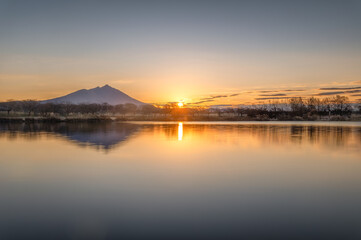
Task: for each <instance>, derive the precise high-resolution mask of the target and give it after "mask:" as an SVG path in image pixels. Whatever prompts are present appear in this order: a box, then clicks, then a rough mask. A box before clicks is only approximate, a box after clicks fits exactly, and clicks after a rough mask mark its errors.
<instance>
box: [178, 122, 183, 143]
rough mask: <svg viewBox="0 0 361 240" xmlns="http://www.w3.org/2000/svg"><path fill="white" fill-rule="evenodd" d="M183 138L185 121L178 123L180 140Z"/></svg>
mask: <svg viewBox="0 0 361 240" xmlns="http://www.w3.org/2000/svg"><path fill="white" fill-rule="evenodd" d="M182 140H183V123H181V122H180V123H178V141H182Z"/></svg>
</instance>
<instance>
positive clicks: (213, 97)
mask: <svg viewBox="0 0 361 240" xmlns="http://www.w3.org/2000/svg"><path fill="white" fill-rule="evenodd" d="M238 95H239V93H233V94H229V95H215V96H210V97H204V98H201V99H200V100H201V101H207V100H213V99H217V98H227V97H235V96H238Z"/></svg>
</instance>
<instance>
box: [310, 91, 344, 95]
mask: <svg viewBox="0 0 361 240" xmlns="http://www.w3.org/2000/svg"><path fill="white" fill-rule="evenodd" d="M343 93H345V92H322V93H318V94H316V96H328V95H336V94H343Z"/></svg>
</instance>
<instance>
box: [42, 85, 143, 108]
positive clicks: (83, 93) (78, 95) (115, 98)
mask: <svg viewBox="0 0 361 240" xmlns="http://www.w3.org/2000/svg"><path fill="white" fill-rule="evenodd" d="M43 103H73V104H79V103H98V104H102V103H108V104H110V105H117V104H125V103H133V104H136V105H143V104H145V103H143V102H141V101H138V100H136V99H134V98H132V97H130V96H128V95H127V94H125V93H123V92H121V91H119V90H118V89H115V88H112V87H111V86H109V85H105V86H103V87H96V88H92V89H88V90H87V89H82V90H79V91H76V92H73V93H70V94H68V95H65V96H63V97H58V98H53V99H49V100H45V101H43Z"/></svg>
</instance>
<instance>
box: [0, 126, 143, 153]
mask: <svg viewBox="0 0 361 240" xmlns="http://www.w3.org/2000/svg"><path fill="white" fill-rule="evenodd" d="M139 129H140V126H139V125H136V124H127V123H109V122H108V123H55V124H49V123H32V124H29V123H28V124H25V123H22V124H6V125H4V124H3V125H1V124H0V137H7V138H8V139H13V140H16V139H17V138H24V139H28V140H36V139H39V138H40V137H41V136H43V135H44V134H45V135H48V136H50V137H59V136H60V137H63V138H64V139H66V140H68V141H69V142H72V143H74V144H77V145H78V146H80V147H93V148H95V149H101V150H105V151H108V150H110V149H112V148H114V147H116V146H119V144H120V143H122V142H125V141H127V140H128V139H129V138H130V137H131V136H132V135H134V134H135V133H136V132H137V131H138V130H139Z"/></svg>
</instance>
